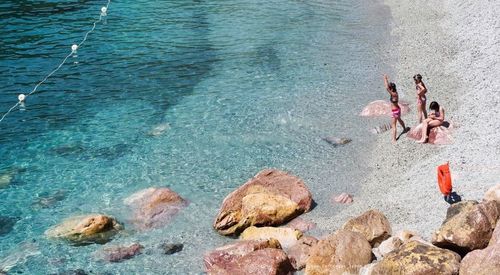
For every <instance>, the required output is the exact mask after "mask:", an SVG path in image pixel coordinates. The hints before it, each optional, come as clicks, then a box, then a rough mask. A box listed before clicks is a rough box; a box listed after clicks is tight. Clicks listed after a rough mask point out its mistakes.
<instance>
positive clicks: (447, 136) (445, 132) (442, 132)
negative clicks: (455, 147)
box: [406, 124, 453, 145]
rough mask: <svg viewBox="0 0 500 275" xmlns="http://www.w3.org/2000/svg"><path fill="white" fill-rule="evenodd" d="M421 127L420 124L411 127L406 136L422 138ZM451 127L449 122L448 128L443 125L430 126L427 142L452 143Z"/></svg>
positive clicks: (415, 138) (437, 143) (416, 138)
mask: <svg viewBox="0 0 500 275" xmlns="http://www.w3.org/2000/svg"><path fill="white" fill-rule="evenodd" d="M422 127H423V126H422V124H419V125H417V126H416V127H413V128H412V129H411V130H410V131H409V132H408V134H407V135H406V136H407V137H409V138H411V139H414V140H420V139H421V138H422ZM452 129H453V126H452V125H451V124H450V126H449V127H448V128H446V127H444V126H440V127H434V128H432V129H431V130H430V131H429V140H428V142H429V143H430V144H436V145H446V144H451V143H453V137H452V136H451V130H452Z"/></svg>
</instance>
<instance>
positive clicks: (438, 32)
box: [314, 0, 500, 240]
mask: <svg viewBox="0 0 500 275" xmlns="http://www.w3.org/2000/svg"><path fill="white" fill-rule="evenodd" d="M384 3H385V5H387V6H388V7H389V8H390V10H391V15H392V24H391V25H392V33H391V34H392V38H391V43H390V44H391V45H390V47H389V48H388V49H386V51H385V56H384V60H385V61H386V62H387V63H388V64H390V65H392V66H393V67H394V69H395V72H396V75H391V76H390V77H391V80H392V81H394V82H395V83H396V84H397V85H398V90H399V91H400V97H401V99H402V100H406V101H409V102H412V104H415V102H416V95H415V86H414V82H413V79H412V77H413V75H414V74H416V73H420V74H422V76H423V80H424V82H425V84H426V86H427V89H428V93H427V102H428V103H429V102H431V101H437V102H439V103H440V104H441V105H442V106H443V107H444V109H445V111H446V120H448V121H450V122H452V123H453V124H454V125H456V126H458V127H457V128H456V129H454V130H453V131H452V135H453V139H454V143H453V144H451V145H446V146H436V145H428V144H426V145H421V144H418V143H416V142H415V141H414V140H412V139H409V138H407V137H406V136H405V135H403V136H402V137H401V138H400V139H399V141H398V142H397V144H396V145H392V144H391V138H390V131H388V132H385V133H383V134H380V135H379V136H378V141H377V144H376V145H375V148H374V149H373V151H372V152H371V153H370V154H369V155H368V156H367V157H368V158H369V159H370V160H369V161H368V162H369V164H368V170H367V173H366V176H365V177H364V178H363V180H362V182H360V183H356V184H360V185H361V186H363V188H362V191H361V192H360V193H359V194H356V197H355V198H354V203H353V204H351V205H348V206H345V207H341V208H339V210H340V212H339V213H337V214H335V217H334V219H331V217H325V218H324V219H323V218H319V219H316V218H315V219H314V221H315V222H317V224H318V227H319V228H322V229H326V230H329V231H330V230H332V231H333V230H335V229H337V228H339V227H340V226H341V225H342V224H343V222H345V221H347V219H349V217H352V216H357V215H359V214H361V213H363V212H364V211H366V210H368V209H372V208H374V209H379V210H380V211H382V212H383V213H384V214H385V215H386V216H387V217H388V218H389V220H390V222H391V224H392V227H393V231H395V232H397V231H399V230H402V229H408V230H413V231H416V232H418V233H419V234H420V235H421V236H422V237H423V238H425V239H428V240H430V237H431V234H432V232H433V231H434V230H436V229H438V228H439V226H440V225H441V223H442V221H443V220H444V218H445V215H446V209H447V208H448V206H449V205H448V204H447V203H446V202H445V201H444V200H443V197H442V195H441V193H440V192H439V188H438V186H437V173H436V168H437V166H438V165H440V164H443V163H445V162H447V161H449V162H450V169H451V173H452V179H453V189H454V191H456V192H457V193H458V194H459V195H461V196H462V199H463V200H481V199H482V198H483V195H484V193H485V192H486V190H487V189H488V188H490V187H491V186H493V185H495V184H498V183H500V112H499V111H498V107H499V106H500V21H499V17H498V15H499V14H500V2H499V1H488V0H465V1H453V0H445V1H442V0H429V1H409V0H405V1H400V0H385V1H384ZM374 73H379V74H380V81H381V83H382V73H383V72H374ZM415 107H416V106H414V105H413V106H412V111H411V112H410V113H409V114H407V115H405V116H403V120H404V121H405V123H406V124H407V126H411V127H414V126H416V125H417V114H416V110H415ZM398 127H399V128H398V133H400V131H401V127H400V126H398Z"/></svg>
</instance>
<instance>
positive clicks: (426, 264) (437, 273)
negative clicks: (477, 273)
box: [369, 241, 460, 275]
mask: <svg viewBox="0 0 500 275" xmlns="http://www.w3.org/2000/svg"><path fill="white" fill-rule="evenodd" d="M459 268H460V256H459V255H458V254H457V253H454V252H452V251H449V250H446V249H441V248H438V247H434V246H431V245H427V244H424V243H422V242H419V241H410V242H408V243H406V244H404V245H403V246H401V247H400V248H399V249H397V250H395V251H394V252H391V253H389V254H388V255H386V257H384V259H382V260H381V261H380V262H378V263H376V264H375V265H373V266H372V267H371V273H369V274H372V275H392V274H393V275H399V274H405V275H413V274H414V275H417V274H418V275H420V274H426V275H441V274H443V275H446V274H449V275H452V274H458V271H459Z"/></svg>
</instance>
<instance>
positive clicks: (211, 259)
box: [203, 239, 281, 272]
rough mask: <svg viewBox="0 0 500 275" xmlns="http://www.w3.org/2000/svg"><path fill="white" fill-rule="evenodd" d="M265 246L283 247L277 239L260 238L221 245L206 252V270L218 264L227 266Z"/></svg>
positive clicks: (204, 259)
mask: <svg viewBox="0 0 500 275" xmlns="http://www.w3.org/2000/svg"><path fill="white" fill-rule="evenodd" d="M264 248H278V249H280V248H281V245H280V243H279V241H278V240H276V239H269V240H260V241H238V242H235V243H232V244H229V245H226V246H223V247H219V248H217V249H215V250H213V251H210V252H209V253H207V254H205V257H204V258H203V262H204V265H205V270H206V271H207V272H210V271H211V270H213V269H216V268H217V266H222V267H223V266H226V265H229V264H231V263H232V262H235V261H237V260H239V259H240V258H242V257H243V256H245V255H248V254H250V253H251V252H253V251H256V250H260V249H264Z"/></svg>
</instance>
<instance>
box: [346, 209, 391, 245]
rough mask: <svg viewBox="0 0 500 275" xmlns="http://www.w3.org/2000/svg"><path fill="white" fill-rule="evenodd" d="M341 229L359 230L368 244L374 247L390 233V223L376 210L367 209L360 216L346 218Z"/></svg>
mask: <svg viewBox="0 0 500 275" xmlns="http://www.w3.org/2000/svg"><path fill="white" fill-rule="evenodd" d="M342 229H345V230H350V231H354V232H359V233H361V234H363V236H365V238H366V239H367V240H368V242H370V245H372V246H374V247H376V246H378V245H379V244H380V243H381V242H382V241H384V240H385V239H387V238H389V237H390V236H391V234H392V229H391V224H390V223H389V220H388V219H387V217H386V216H385V215H384V214H382V212H380V211H378V210H369V211H366V212H365V213H363V214H362V215H361V216H358V217H356V218H353V219H350V220H348V221H347V222H346V223H345V224H344V226H342Z"/></svg>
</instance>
